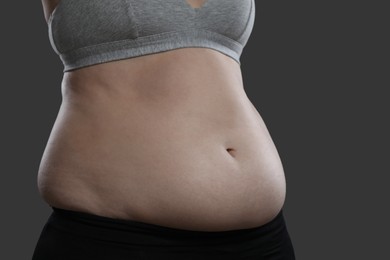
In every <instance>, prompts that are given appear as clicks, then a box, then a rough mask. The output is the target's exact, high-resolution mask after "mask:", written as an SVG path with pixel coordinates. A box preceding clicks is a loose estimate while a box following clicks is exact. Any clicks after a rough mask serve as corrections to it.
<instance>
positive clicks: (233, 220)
mask: <svg viewBox="0 0 390 260" xmlns="http://www.w3.org/2000/svg"><path fill="white" fill-rule="evenodd" d="M61 87H62V95H63V100H62V104H61V107H60V110H59V113H58V116H57V119H56V121H55V123H54V126H53V129H52V132H51V134H50V137H49V140H48V143H47V146H46V149H45V151H44V154H43V157H42V160H41V164H40V167H39V173H38V188H39V192H40V194H41V196H42V197H43V199H44V200H45V201H46V202H47V203H48V204H50V205H51V206H56V207H59V208H65V209H72V210H78V211H83V212H88V213H93V214H98V215H102V216H107V217H113V218H121V219H131V220H138V221H143V222H148V223H154V224H158V225H165V226H170V227H175V228H183V229H191V230H206V231H207V230H208V231H218V230H231V229H239V228H249V227H255V226H260V225H262V224H264V223H266V222H268V221H269V220H270V219H272V218H273V217H274V216H276V214H277V213H278V212H279V211H280V209H281V208H282V206H283V203H284V199H285V192H286V187H285V177H284V172H283V166H282V163H281V161H280V158H279V155H278V152H277V150H276V147H275V145H274V143H273V141H272V139H271V136H270V134H269V133H268V131H267V128H266V126H265V124H264V122H263V120H262V118H261V116H260V115H259V113H258V112H257V110H256V109H255V107H254V106H253V105H252V103H251V101H250V100H249V99H248V97H247V95H246V93H245V90H244V86H243V81H242V75H241V70H240V66H239V65H238V63H236V62H235V61H234V60H233V59H231V58H229V57H227V56H225V55H223V54H221V53H219V52H217V51H214V50H211V49H206V48H183V49H176V50H172V51H167V52H162V53H157V54H153V55H146V56H141V57H136V58H132V59H125V60H119V61H113V62H107V63H103V64H97V65H94V66H89V67H85V68H81V69H77V70H74V71H70V72H66V73H65V74H64V78H63V80H62V86H61ZM231 149H232V150H231Z"/></svg>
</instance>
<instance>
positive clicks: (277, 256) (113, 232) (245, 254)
mask: <svg viewBox="0 0 390 260" xmlns="http://www.w3.org/2000/svg"><path fill="white" fill-rule="evenodd" d="M52 209H53V212H52V213H51V215H50V216H49V218H48V220H47V222H46V224H45V226H44V227H43V230H42V232H41V234H40V237H39V240H38V242H37V244H36V247H35V251H34V254H33V257H32V260H89V259H91V260H92V259H93V260H132V259H170V260H176V259H180V260H187V259H188V260H192V259H197V260H201V259H202V260H204V259H213V260H215V259H232V260H233V259H248V260H262V259H264V260H294V259H295V255H294V249H293V245H292V243H291V239H290V236H289V234H288V231H287V228H286V224H285V221H284V217H283V212H282V210H281V211H280V212H279V214H278V215H277V216H276V217H275V218H274V219H273V220H271V221H270V222H268V223H266V224H265V225H262V226H260V227H255V228H249V229H236V230H228V231H213V232H210V231H195V230H184V229H176V228H171V227H165V226H159V225H154V224H149V223H145V222H139V221H133V220H119V219H113V218H109V217H104V216H98V215H94V214H89V213H85V212H79V211H71V210H65V209H60V208H55V207H52Z"/></svg>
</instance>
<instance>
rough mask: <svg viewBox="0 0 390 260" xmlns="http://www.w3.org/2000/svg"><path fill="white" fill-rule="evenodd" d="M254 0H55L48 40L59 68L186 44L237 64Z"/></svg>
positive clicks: (251, 21) (250, 23) (250, 25)
mask: <svg viewBox="0 0 390 260" xmlns="http://www.w3.org/2000/svg"><path fill="white" fill-rule="evenodd" d="M254 19H255V0H205V1H204V3H203V5H202V6H201V7H198V8H194V7H192V6H191V5H190V3H188V2H187V0H60V2H59V3H58V5H57V6H56V7H55V9H54V10H53V12H52V13H51V15H50V17H49V20H48V30H49V39H50V43H51V46H52V47H53V49H54V51H55V52H56V53H57V54H58V55H59V56H60V59H61V61H62V63H63V64H64V70H63V71H64V72H66V71H70V70H74V69H77V68H81V67H86V66H90V65H93V64H98V63H104V62H109V61H113V60H120V59H126V58H131V57H136V56H141V55H147V54H152V53H157V52H163V51H168V50H173V49H178V48H185V47H203V48H210V49H214V50H216V51H219V52H221V53H223V54H225V55H227V56H229V57H231V58H233V59H234V60H236V61H237V62H238V63H239V64H240V65H241V63H240V56H241V53H242V51H243V48H244V46H245V45H246V43H247V41H248V39H249V37H250V34H251V32H252V28H253V25H254Z"/></svg>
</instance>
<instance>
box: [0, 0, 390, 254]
mask: <svg viewBox="0 0 390 260" xmlns="http://www.w3.org/2000/svg"><path fill="white" fill-rule="evenodd" d="M63 1H64V0H63ZM65 1H66V0H65ZM211 1H213V0H211ZM3 5H6V8H2V12H3V15H2V16H1V18H0V19H1V23H0V26H1V27H0V28H1V29H2V30H1V32H2V40H1V46H2V48H1V49H2V58H1V76H2V84H1V85H2V87H1V91H2V95H1V101H2V102H1V113H2V117H1V118H2V123H1V138H2V141H1V144H2V145H1V154H2V156H1V162H2V163H1V167H2V174H1V178H2V182H1V186H2V189H1V192H2V196H0V198H1V205H2V210H1V232H0V236H1V241H2V242H1V243H2V246H1V250H0V259H30V258H31V255H32V252H33V249H34V247H35V243H36V241H37V240H38V237H39V234H40V232H41V230H42V227H43V225H44V223H45V221H46V220H47V218H48V216H49V214H50V212H51V209H50V208H49V207H48V205H46V204H45V203H44V202H43V201H42V200H41V198H40V197H39V194H38V190H37V186H36V177H37V172H38V166H39V163H40V159H41V156H42V153H43V151H44V148H45V145H46V142H47V139H48V137H49V134H50V131H51V128H52V126H53V123H54V121H55V119H56V116H57V113H58V110H59V106H60V103H61V89H60V83H61V79H62V69H63V67H62V64H61V62H60V60H59V58H58V57H57V56H56V54H55V53H54V51H53V50H52V49H51V46H50V43H49V38H48V32H47V26H46V23H45V21H44V18H43V10H42V5H41V3H40V1H25V2H23V3H22V2H20V1H8V2H7V3H6V4H3ZM256 9H257V13H256V21H255V26H254V30H253V34H252V36H251V38H250V40H249V42H248V44H247V47H246V48H245V50H244V53H243V54H242V60H241V61H242V73H243V77H244V84H245V89H246V91H247V94H248V96H249V98H250V99H251V100H252V102H253V103H254V105H255V106H256V108H257V109H258V111H259V112H260V113H261V115H262V117H263V118H264V120H265V123H266V124H267V126H268V129H269V130H270V133H271V135H272V138H273V140H274V142H275V144H276V146H277V148H278V151H279V154H280V156H281V159H282V162H283V165H284V168H285V173H286V179H287V199H286V204H285V207H284V211H285V217H286V222H287V225H288V227H289V231H290V235H291V237H292V240H293V243H294V246H295V250H296V256H297V259H299V260H329V259H343V260H344V259H362V260H363V259H389V256H388V255H389V254H388V250H387V246H388V242H389V239H388V232H389V224H388V221H389V210H388V205H387V204H386V203H388V198H389V190H388V188H387V186H388V183H389V182H388V181H387V180H388V178H387V177H388V175H389V167H388V164H387V162H388V157H389V150H388V147H389V138H388V133H389V131H388V130H389V113H388V111H389V107H388V95H385V90H387V89H388V88H389V86H390V84H389V80H388V74H389V65H388V62H389V59H388V56H387V57H386V56H385V51H387V48H388V46H389V45H388V43H385V37H386V36H387V34H388V28H386V27H387V26H385V25H386V23H385V20H384V18H385V15H386V16H387V14H385V13H382V10H386V9H384V8H381V7H379V6H377V5H375V4H374V2H367V1H366V3H365V4H363V2H361V3H359V1H353V2H352V1H351V3H347V2H346V1H343V0H339V1H336V2H335V3H332V2H331V1H286V0H280V1H259V0H257V1H256ZM4 36H5V37H4ZM385 47H386V48H385ZM385 62H386V63H385ZM385 73H386V74H385Z"/></svg>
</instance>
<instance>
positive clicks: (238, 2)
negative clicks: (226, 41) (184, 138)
mask: <svg viewBox="0 0 390 260" xmlns="http://www.w3.org/2000/svg"><path fill="white" fill-rule="evenodd" d="M208 1H210V3H209V4H208V6H207V8H202V9H200V10H199V11H198V12H197V20H196V21H197V28H200V29H205V30H209V31H213V32H216V33H218V34H221V35H223V36H226V37H228V38H230V39H232V40H235V41H237V42H239V43H241V44H244V43H246V41H247V38H246V37H242V38H241V36H243V34H244V32H245V31H250V30H251V29H252V26H253V24H251V23H248V22H249V21H250V20H251V19H253V16H254V13H253V12H252V2H254V0H219V1H218V0H217V1H215V0H208ZM245 36H247V37H249V35H247V34H246V35H245Z"/></svg>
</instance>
